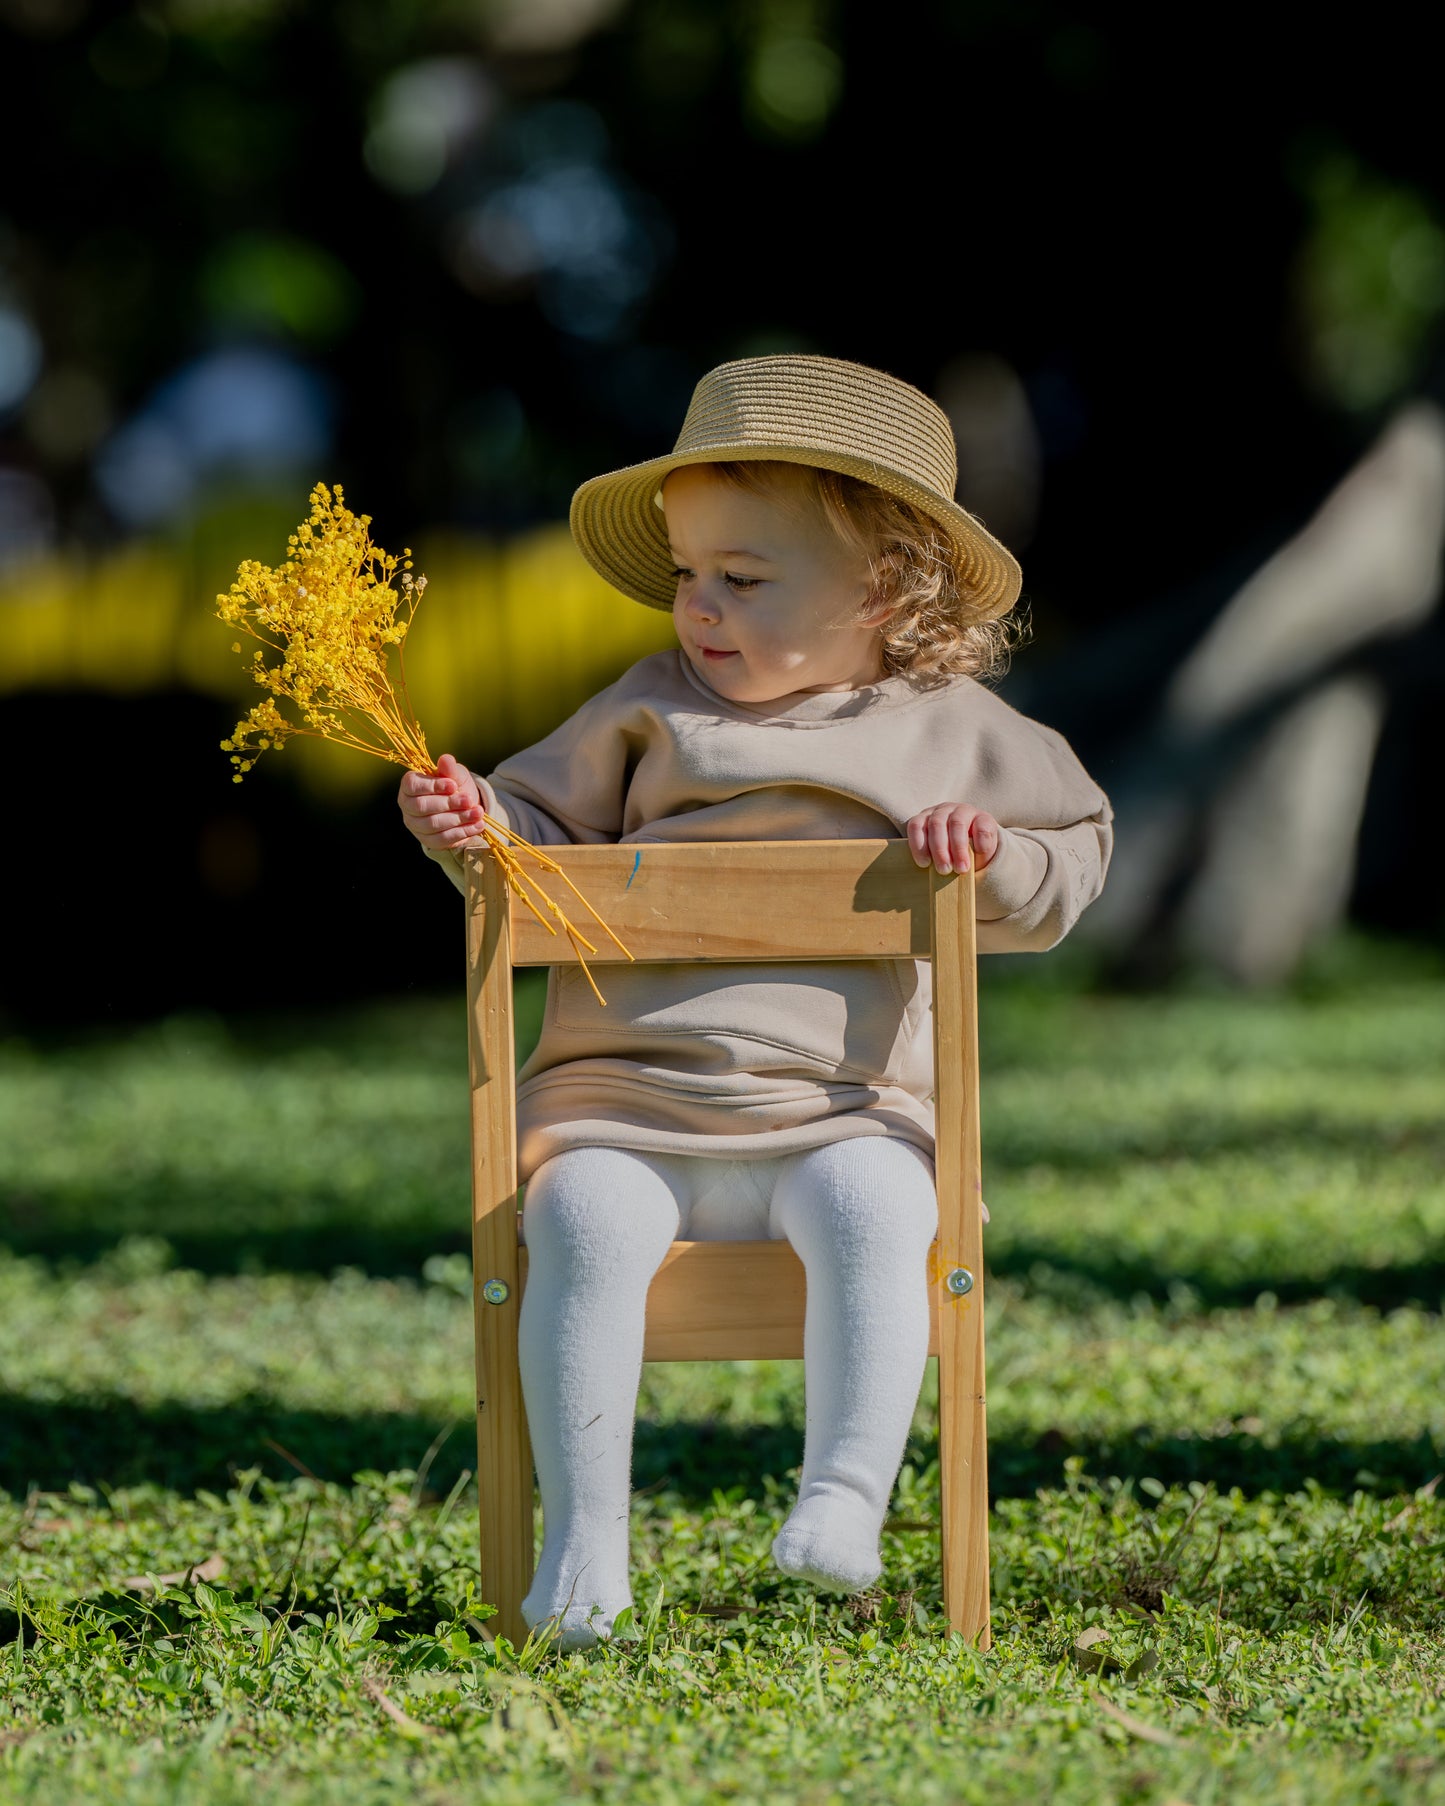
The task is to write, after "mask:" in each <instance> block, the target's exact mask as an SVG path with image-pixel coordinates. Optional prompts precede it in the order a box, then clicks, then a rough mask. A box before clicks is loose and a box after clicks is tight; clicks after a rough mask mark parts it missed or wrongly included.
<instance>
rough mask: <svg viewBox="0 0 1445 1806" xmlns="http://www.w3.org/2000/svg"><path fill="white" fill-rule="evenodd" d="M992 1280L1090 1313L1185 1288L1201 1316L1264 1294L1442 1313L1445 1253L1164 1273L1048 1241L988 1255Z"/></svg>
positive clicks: (1120, 1251)
mask: <svg viewBox="0 0 1445 1806" xmlns="http://www.w3.org/2000/svg"><path fill="white" fill-rule="evenodd" d="M987 1273H988V1277H990V1278H993V1279H1009V1280H1012V1281H1014V1283H1015V1284H1019V1285H1021V1286H1022V1287H1023V1289H1024V1290H1025V1291H1026V1292H1028V1293H1031V1294H1033V1295H1035V1296H1043V1297H1046V1298H1048V1299H1049V1301H1050V1302H1051V1303H1052V1304H1055V1305H1057V1306H1058V1307H1059V1308H1060V1309H1062V1310H1069V1309H1071V1308H1072V1309H1075V1310H1081V1311H1082V1310H1088V1309H1091V1308H1093V1307H1096V1306H1097V1305H1098V1304H1100V1303H1101V1302H1105V1301H1107V1300H1109V1299H1123V1300H1128V1299H1131V1298H1135V1297H1139V1296H1141V1295H1142V1296H1144V1297H1147V1298H1154V1299H1158V1300H1160V1301H1163V1300H1165V1299H1167V1298H1169V1297H1170V1296H1171V1295H1172V1294H1173V1293H1174V1292H1175V1291H1176V1290H1177V1288H1178V1287H1180V1286H1186V1287H1188V1289H1189V1290H1190V1291H1191V1292H1192V1293H1193V1294H1194V1295H1195V1297H1196V1298H1197V1299H1198V1301H1199V1306H1200V1308H1201V1309H1214V1308H1225V1307H1237V1306H1240V1305H1251V1304H1253V1303H1254V1301H1255V1300H1256V1299H1257V1298H1258V1297H1259V1296H1260V1295H1261V1294H1262V1293H1272V1294H1273V1295H1274V1297H1275V1298H1277V1299H1278V1300H1279V1301H1280V1303H1281V1304H1301V1303H1304V1302H1305V1301H1306V1300H1308V1299H1312V1298H1345V1299H1349V1300H1351V1301H1353V1302H1354V1303H1356V1304H1363V1305H1369V1306H1372V1307H1373V1308H1375V1309H1377V1310H1385V1311H1388V1310H1398V1309H1399V1308H1400V1307H1401V1306H1403V1305H1407V1304H1414V1305H1422V1306H1424V1307H1425V1309H1427V1310H1439V1309H1440V1308H1441V1306H1442V1301H1445V1246H1442V1247H1441V1249H1440V1252H1439V1253H1438V1254H1435V1253H1431V1254H1429V1255H1428V1256H1426V1257H1425V1258H1424V1259H1420V1260H1408V1261H1398V1262H1393V1263H1391V1262H1386V1263H1383V1264H1381V1265H1380V1266H1368V1267H1367V1266H1364V1265H1362V1264H1361V1263H1359V1262H1358V1261H1341V1262H1338V1263H1337V1264H1336V1265H1334V1266H1325V1267H1320V1268H1318V1269H1317V1270H1316V1271H1314V1272H1303V1273H1302V1272H1290V1271H1288V1270H1285V1271H1279V1270H1277V1269H1275V1270H1269V1269H1266V1270H1265V1271H1262V1272H1249V1273H1238V1272H1229V1271H1227V1270H1226V1271H1220V1270H1218V1269H1209V1268H1200V1267H1189V1266H1185V1265H1182V1264H1181V1265H1179V1266H1175V1267H1171V1268H1169V1269H1167V1270H1165V1269H1162V1268H1161V1267H1160V1266H1159V1264H1158V1262H1157V1261H1153V1260H1145V1259H1141V1258H1140V1257H1138V1256H1136V1255H1131V1254H1130V1252H1129V1251H1128V1249H1126V1248H1122V1247H1110V1246H1109V1245H1108V1244H1107V1243H1105V1242H1103V1241H1102V1240H1101V1241H1100V1242H1098V1243H1096V1244H1095V1245H1094V1247H1093V1248H1092V1249H1091V1250H1090V1252H1089V1253H1087V1254H1085V1253H1081V1252H1079V1251H1077V1250H1076V1249H1073V1248H1069V1249H1061V1248H1058V1247H1056V1246H1055V1245H1053V1244H1052V1243H1050V1242H1047V1241H1025V1240H1010V1241H1008V1242H1006V1243H1004V1245H1003V1246H1001V1247H999V1246H995V1247H994V1248H992V1249H991V1250H990V1254H989V1262H988V1268H987Z"/></svg>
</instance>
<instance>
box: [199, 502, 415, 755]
mask: <svg viewBox="0 0 1445 1806" xmlns="http://www.w3.org/2000/svg"><path fill="white" fill-rule="evenodd" d="M287 544H288V546H289V548H290V554H291V555H290V557H289V558H287V560H286V562H285V563H284V564H283V565H281V566H280V568H279V569H277V570H273V569H272V568H271V567H270V565H266V564H258V563H257V562H256V560H255V559H251V558H248V559H246V560H245V561H244V562H243V563H242V565H241V567H240V569H239V570H238V571H237V572H236V581H235V582H234V583H233V584H232V585H231V588H230V592H229V593H228V594H227V595H224V596H217V598H216V613H217V614H218V615H219V616H220V617H221V619H222V620H223V621H225V622H226V623H227V625H228V626H232V627H237V628H239V629H240V630H241V631H242V632H243V633H248V634H249V635H250V636H251V638H252V639H254V640H259V641H260V646H259V647H258V648H257V650H256V651H255V652H254V653H253V654H252V655H251V657H252V664H251V675H252V677H253V678H254V679H255V680H256V682H257V683H258V684H260V685H261V687H262V688H263V689H264V690H268V691H269V692H270V695H268V696H267V697H266V699H265V700H264V701H262V702H259V703H257V705H256V706H255V708H253V709H252V710H251V713H250V714H249V715H248V716H247V717H246V718H245V720H244V721H240V722H238V723H237V724H236V730H235V732H234V734H232V736H231V738H230V739H229V740H223V741H222V742H221V745H222V747H223V749H224V750H225V751H227V752H229V753H230V755H231V763H232V764H233V765H234V766H235V767H236V782H237V783H239V782H240V781H241V777H242V774H243V773H245V772H248V771H249V770H250V769H251V767H252V766H253V765H254V764H255V762H256V757H257V755H258V754H259V753H262V752H265V751H266V750H268V748H271V747H279V746H282V745H284V744H285V742H286V740H287V739H288V738H289V737H290V735H292V734H304V733H312V734H320V735H322V736H324V737H325V738H326V739H328V740H339V741H341V742H342V743H343V744H344V745H347V746H354V747H355V748H356V749H357V751H358V752H368V753H373V754H375V755H376V756H377V757H379V758H383V759H390V760H392V761H394V762H395V763H396V764H398V765H404V766H406V767H407V768H408V769H410V770H415V771H430V770H431V769H432V759H431V754H430V753H429V752H428V751H427V744H426V736H425V735H424V734H423V733H422V731H421V728H420V727H419V726H418V724H417V720H416V717H415V715H414V714H413V713H412V710H411V704H410V703H409V702H408V700H407V694H406V665H405V659H404V656H403V642H404V640H405V639H406V634H407V629H408V628H409V627H410V625H411V618H412V615H413V613H414V612H415V609H416V605H417V603H418V602H419V601H420V600H421V597H422V592H423V591H424V590H425V588H426V578H425V577H413V576H412V574H411V553H410V551H404V552H403V553H402V555H401V557H400V558H396V557H393V555H392V554H391V553H390V552H384V551H383V550H382V549H381V547H380V546H377V545H373V543H372V539H371V516H370V515H369V514H361V515H357V514H353V513H352V512H351V510H350V509H349V508H348V507H347V506H346V502H345V497H344V495H343V492H342V489H341V486H340V485H339V484H338V485H337V487H336V488H335V489H334V490H331V489H328V488H327V486H326V484H325V483H318V484H317V485H316V487H315V488H314V489H313V490H312V491H311V515H310V518H309V519H308V520H306V521H303V522H302V524H301V525H300V526H299V527H298V528H297V529H296V531H295V532H294V533H293V534H292V535H291V537H290V539H289V540H288V541H287ZM398 575H399V576H400V584H399V587H398V586H396V585H395V580H396V579H397V577H398ZM393 646H395V647H396V662H397V682H396V685H395V687H394V686H393V683H392V674H391V648H392V647H393ZM234 649H235V650H236V651H240V645H239V643H238V644H237V645H236V647H235V648H234ZM267 649H269V650H270V651H272V652H274V653H277V654H279V662H274V663H273V662H268V661H267V657H266V652H267ZM278 696H280V697H284V698H286V699H287V700H288V701H290V702H293V703H294V704H295V705H296V708H297V710H298V712H299V714H300V717H301V720H300V722H299V723H297V722H295V721H292V720H289V719H288V718H287V717H286V716H284V715H283V714H282V713H281V711H280V710H279V709H278V708H277V706H276V703H275V700H274V699H275V698H276V697H278Z"/></svg>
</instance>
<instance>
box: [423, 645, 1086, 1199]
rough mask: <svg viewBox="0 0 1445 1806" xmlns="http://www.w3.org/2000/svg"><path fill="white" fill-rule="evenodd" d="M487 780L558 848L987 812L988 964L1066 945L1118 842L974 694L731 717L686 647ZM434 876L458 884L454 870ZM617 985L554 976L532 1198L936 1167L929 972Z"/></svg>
mask: <svg viewBox="0 0 1445 1806" xmlns="http://www.w3.org/2000/svg"><path fill="white" fill-rule="evenodd" d="M478 782H479V783H480V785H481V788H482V800H483V803H484V805H485V806H486V808H487V809H488V811H489V812H490V813H492V814H493V815H496V816H498V817H499V818H500V819H501V820H502V821H503V822H505V823H506V824H507V825H508V826H509V827H511V828H513V829H515V831H516V832H517V833H518V834H521V835H523V836H524V837H525V838H526V839H528V840H530V841H533V842H534V843H536V844H538V845H544V846H545V845H554V846H555V845H562V844H566V843H569V842H578V843H587V842H598V841H607V842H613V841H626V842H629V843H631V842H636V843H639V844H644V845H645V844H648V843H650V842H659V841H701V840H849V839H867V838H874V837H888V836H896V835H901V834H902V832H903V830H904V824H905V823H906V822H907V820H908V819H909V817H910V816H913V815H916V814H918V813H919V811H920V810H923V809H930V808H932V807H934V805H936V804H938V803H968V804H972V805H974V806H975V807H977V808H981V809H986V810H987V811H988V812H989V814H991V815H993V816H995V817H996V818H997V820H998V822H999V823H1000V825H1001V827H1002V830H1003V833H1002V840H1001V845H1000V847H999V850H998V852H997V854H995V856H994V858H993V860H992V862H991V863H990V865H989V866H988V867H987V869H986V870H985V871H984V872H982V873H981V874H980V875H979V878H978V880H977V893H976V895H977V906H978V917H979V930H978V938H979V949H980V951H981V952H984V953H1017V952H1023V951H1029V950H1037V951H1042V950H1043V949H1044V948H1046V947H1052V946H1053V945H1054V943H1055V942H1056V941H1058V940H1060V939H1061V938H1062V937H1063V936H1064V935H1065V934H1066V933H1067V932H1068V930H1069V929H1070V928H1071V927H1072V926H1073V924H1074V922H1075V920H1076V919H1077V918H1078V916H1079V913H1080V912H1081V911H1082V910H1083V909H1084V907H1085V906H1086V905H1087V904H1088V903H1090V902H1092V901H1093V899H1094V898H1095V897H1096V896H1097V895H1098V894H1099V891H1100V888H1101V887H1102V885H1103V881H1104V873H1105V870H1106V869H1107V866H1108V862H1109V853H1110V848H1111V844H1112V827H1111V822H1112V812H1111V810H1110V807H1109V803H1108V799H1107V798H1106V797H1105V796H1104V793H1103V792H1102V791H1101V790H1100V789H1099V787H1098V785H1097V784H1095V783H1094V782H1093V781H1092V779H1091V778H1090V777H1089V776H1088V774H1087V773H1086V772H1085V771H1084V769H1083V767H1082V766H1081V765H1080V764H1079V762H1078V760H1077V759H1076V758H1075V756H1074V754H1073V752H1072V751H1071V749H1070V747H1069V745H1068V743H1067V741H1065V740H1064V739H1063V737H1062V736H1061V735H1059V734H1057V733H1055V732H1054V731H1053V730H1052V729H1051V728H1047V727H1043V726H1041V725H1040V724H1039V723H1038V722H1036V721H1031V720H1029V718H1028V717H1027V716H1024V715H1021V714H1019V713H1018V711H1017V710H1015V709H1012V708H1010V707H1009V705H1008V704H1007V703H1005V702H1003V701H1001V700H1000V698H999V697H997V696H996V695H994V694H993V692H992V691H991V690H988V689H985V688H984V687H983V686H982V685H981V684H978V683H976V682H974V681H973V680H972V679H971V678H966V677H953V678H949V679H948V680H947V681H946V682H945V683H943V684H942V685H939V686H937V687H934V688H925V687H922V686H920V685H918V684H916V683H914V682H913V680H911V679H909V678H907V677H893V678H887V679H885V680H884V681H882V682H881V683H878V684H874V685H871V686H870V687H868V688H866V689H861V690H847V691H838V692H832V693H828V694H823V695H813V696H804V697H802V698H801V699H799V700H798V701H796V702H795V703H793V704H792V706H791V707H787V708H777V707H775V706H773V705H761V706H752V705H748V704H743V703H735V702H729V701H727V700H726V699H725V698H723V697H721V696H719V695H718V694H717V693H716V692H715V691H713V690H712V689H711V688H710V687H709V686H708V684H707V683H706V682H705V680H704V679H703V678H702V677H701V676H699V675H698V674H697V673H696V672H695V671H694V670H693V668H692V666H691V664H690V663H689V661H688V660H687V658H686V657H685V656H684V654H683V653H682V652H681V651H673V652H659V653H654V654H653V655H652V656H651V657H650V658H645V659H642V660H641V661H640V662H639V663H638V664H636V665H634V666H633V667H632V669H631V670H630V671H628V672H627V673H626V674H625V675H624V676H622V677H621V678H619V679H618V681H617V682H616V683H615V684H613V685H611V686H610V688H608V689H606V690H603V691H602V692H601V693H600V694H599V695H597V696H594V697H593V698H592V699H591V701H589V702H587V703H586V704H584V705H583V707H582V708H580V709H579V710H578V711H577V713H576V714H575V715H573V716H572V718H571V719H570V720H569V721H565V722H564V723H563V724H562V726H561V727H559V728H558V729H557V730H556V731H555V732H554V733H551V734H549V735H548V736H547V738H546V739H545V740H542V741H539V742H538V744H537V745H535V746H531V747H528V748H527V749H526V750H525V751H524V752H520V753H518V754H516V755H515V757H513V758H510V759H507V760H506V761H505V762H504V763H503V764H501V765H499V766H498V767H497V769H496V770H495V771H494V772H493V773H492V775H491V778H490V779H489V780H488V779H484V778H480V777H479V778H478ZM430 857H432V858H434V859H436V860H437V861H438V862H439V863H440V864H442V865H443V866H445V867H446V868H447V870H448V872H449V874H450V875H451V877H452V879H453V882H454V883H455V884H456V885H457V886H458V888H459V889H461V888H464V886H463V878H462V871H461V860H460V858H459V857H458V856H457V855H456V854H455V853H451V852H442V853H433V854H431V855H430ZM603 989H604V991H605V994H606V997H607V1004H606V1007H605V1008H603V1007H601V1006H599V1004H598V1003H597V1001H596V999H595V998H594V997H593V995H592V992H591V990H590V989H589V987H588V985H587V981H586V980H585V979H584V978H583V977H582V976H581V974H580V973H579V972H578V971H577V970H576V968H571V967H560V968H554V969H553V970H552V971H551V972H550V973H549V975H548V984H547V1004H546V1013H545V1017H544V1020H543V1025H542V1033H541V1038H540V1040H539V1041H538V1044H537V1047H536V1050H535V1052H534V1053H533V1054H532V1056H531V1058H530V1059H529V1060H528V1061H527V1062H526V1064H525V1065H524V1066H523V1068H522V1070H521V1072H520V1073H519V1074H518V1085H517V1119H518V1123H517V1127H518V1159H519V1165H520V1171H521V1176H522V1177H523V1178H524V1179H525V1178H527V1177H528V1176H529V1175H530V1174H531V1173H532V1172H534V1171H535V1170H536V1168H537V1167H538V1166H540V1165H541V1163H542V1162H543V1161H544V1160H546V1159H548V1158H550V1157H551V1156H552V1155H553V1154H558V1153H561V1152H562V1151H563V1150H565V1149H567V1148H574V1147H587V1146H606V1147H621V1148H640V1149H645V1150H656V1151H659V1152H668V1153H675V1154H702V1155H715V1156H718V1157H720V1158H724V1159H729V1160H736V1159H740V1158H745V1157H747V1156H750V1155H756V1156H759V1157H771V1156H775V1155H778V1154H788V1153H793V1152H796V1151H797V1150H798V1149H801V1148H809V1147H816V1146H819V1145H820V1144H822V1143H824V1142H829V1141H838V1140H841V1139H843V1138H844V1137H846V1136H853V1135H893V1136H897V1137H899V1138H901V1139H902V1140H904V1141H909V1142H912V1143H913V1144H914V1145H915V1146H917V1147H919V1148H922V1149H924V1150H925V1151H927V1152H928V1153H930V1154H931V1153H932V1151H933V1103H932V1096H933V1041H932V1025H931V1022H930V1018H929V1000H930V973H929V967H928V964H927V962H926V961H914V960H877V961H857V960H846V961H838V962H835V963H829V964H808V965H798V966H775V965H723V966H719V965H663V966H635V967H633V966H609V967H608V969H607V978H606V983H605V985H604V987H603Z"/></svg>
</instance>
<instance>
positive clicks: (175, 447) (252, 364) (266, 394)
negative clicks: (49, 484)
mask: <svg viewBox="0 0 1445 1806" xmlns="http://www.w3.org/2000/svg"><path fill="white" fill-rule="evenodd" d="M330 444H331V427H330V405H329V401H328V399H327V395H326V392H325V389H324V388H323V386H322V384H321V382H320V381H319V380H318V379H317V378H316V377H315V376H313V375H312V374H311V373H310V372H309V371H308V370H306V369H304V368H303V367H302V366H301V365H300V364H298V363H296V362H295V361H294V360H293V359H291V358H289V357H286V356H284V355H283V354H282V353H280V352H278V351H274V350H261V349H241V348H236V349H230V350H224V351H214V352H210V353H208V354H207V355H206V356H205V357H201V358H198V359H197V360H196V361H195V362H194V363H192V364H189V365H187V366H186V367H185V368H184V369H182V370H180V371H179V372H177V374H176V375H175V376H173V377H171V378H170V380H169V381H168V382H166V383H165V384H163V385H162V387H161V388H159V389H158V390H157V391H156V393H155V395H154V396H153V397H152V398H151V400H150V401H149V402H148V403H147V404H146V406H145V407H144V408H143V409H142V410H141V412H140V413H139V414H138V415H137V416H135V418H134V419H132V420H130V421H129V422H128V423H127V424H126V425H125V426H123V427H122V428H121V429H120V431H119V432H117V433H116V434H115V435H114V436H113V437H112V438H111V439H110V440H109V441H108V442H107V444H106V445H105V446H103V447H102V449H101V452H100V454H99V456H98V457H97V459H96V465H95V475H96V482H97V484H98V485H99V487H100V491H101V494H102V495H103V497H104V498H105V501H106V502H107V504H108V505H109V506H110V508H111V509H112V510H113V511H114V512H115V513H116V514H117V515H118V516H119V518H120V519H121V520H123V521H125V522H126V523H127V525H130V526H133V527H142V526H153V525H156V524H157V523H159V522H161V521H165V520H170V519H174V518H175V517H176V516H177V515H178V514H180V513H181V512H182V511H183V510H184V508H185V507H186V506H187V505H188V504H189V502H190V500H191V498H192V496H193V495H194V493H195V492H196V490H197V489H198V488H199V487H200V485H201V484H202V483H203V482H205V481H206V480H208V479H210V478H213V477H216V476H232V477H240V478H242V479H244V480H248V481H256V480H262V481H264V480H267V479H270V478H273V477H274V478H278V479H281V478H286V479H289V478H290V477H291V476H293V475H294V474H296V473H298V472H302V473H304V472H310V471H314V469H315V466H316V464H317V463H318V462H319V460H321V459H322V458H323V457H324V456H325V455H326V453H327V451H328V450H329V448H330Z"/></svg>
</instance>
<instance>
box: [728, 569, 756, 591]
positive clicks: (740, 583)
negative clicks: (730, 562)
mask: <svg viewBox="0 0 1445 1806" xmlns="http://www.w3.org/2000/svg"><path fill="white" fill-rule="evenodd" d="M723 582H724V583H726V584H727V586H728V588H729V589H736V590H749V589H756V588H757V587H758V585H759V583H761V582H762V579H761V578H760V577H739V576H738V575H737V574H736V572H734V571H724V573H723Z"/></svg>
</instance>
